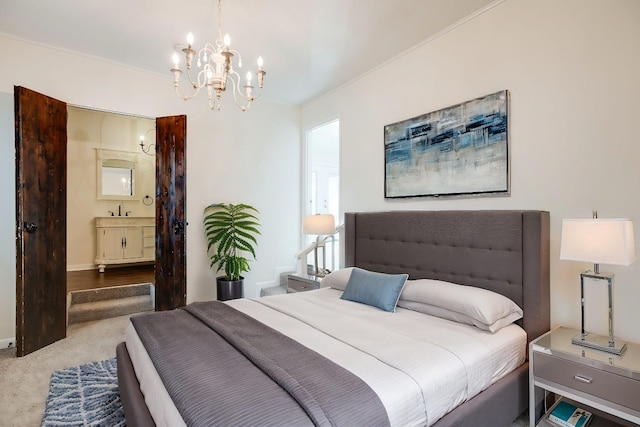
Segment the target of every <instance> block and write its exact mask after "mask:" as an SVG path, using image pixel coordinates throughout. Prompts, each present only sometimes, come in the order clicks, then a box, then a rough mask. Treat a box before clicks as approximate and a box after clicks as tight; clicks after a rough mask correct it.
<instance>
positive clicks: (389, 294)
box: [340, 268, 409, 313]
mask: <svg viewBox="0 0 640 427" xmlns="http://www.w3.org/2000/svg"><path fill="white" fill-rule="evenodd" d="M408 277H409V275H408V274H384V273H375V272H373V271H367V270H363V269H361V268H354V269H353V271H352V272H351V277H349V281H348V282H347V287H346V288H345V289H344V292H343V293H342V296H341V297H340V298H341V299H344V300H347V301H354V302H359V303H362V304H367V305H370V306H373V307H378V308H379V309H381V310H384V311H390V312H392V313H393V312H395V311H396V304H397V303H398V299H399V298H400V293H401V292H402V288H404V284H405V283H406V282H407V278H408Z"/></svg>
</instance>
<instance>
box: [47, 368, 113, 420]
mask: <svg viewBox="0 0 640 427" xmlns="http://www.w3.org/2000/svg"><path fill="white" fill-rule="evenodd" d="M42 426H43V427H53V426H65V427H67V426H69V427H71V426H105V427H106V426H109V427H124V426H125V421H124V412H123V410H122V403H121V402H120V393H119V391H118V377H117V363H116V359H115V358H113V359H107V360H103V361H101V362H92V363H87V364H85V365H80V366H76V367H73V368H68V369H63V370H60V371H56V372H54V373H53V374H52V375H51V385H50V386H49V396H48V397H47V406H46V409H45V412H44V418H43V420H42Z"/></svg>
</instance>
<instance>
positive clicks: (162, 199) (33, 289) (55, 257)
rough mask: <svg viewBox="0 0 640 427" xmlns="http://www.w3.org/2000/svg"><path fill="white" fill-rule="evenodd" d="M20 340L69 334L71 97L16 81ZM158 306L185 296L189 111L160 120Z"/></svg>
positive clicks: (21, 346)
mask: <svg viewBox="0 0 640 427" xmlns="http://www.w3.org/2000/svg"><path fill="white" fill-rule="evenodd" d="M14 98H15V127H16V129H15V130H16V133H15V135H16V140H15V143H16V160H15V161H16V347H17V355H18V356H19V357H20V356H24V355H26V354H29V353H31V352H33V351H36V350H38V349H40V348H42V347H44V346H46V345H48V344H51V343H53V342H55V341H57V340H60V339H62V338H64V337H65V336H66V266H67V242H66V227H67V215H66V214H67V197H66V192H67V149H66V145H67V104H66V103H65V102H63V101H59V100H56V99H53V98H51V97H48V96H46V95H43V94H39V93H37V92H34V91H32V90H29V89H27V88H23V87H19V86H16V87H14ZM156 131H157V135H156V147H157V150H156V151H157V154H156V162H155V177H156V178H155V181H156V184H155V199H156V203H155V230H156V231H155V309H156V310H169V309H173V308H176V307H179V306H181V305H184V304H185V303H186V239H185V235H186V229H185V225H186V222H185V217H186V216H185V214H186V212H185V205H186V166H185V165H186V163H185V159H184V156H185V153H186V116H184V115H183V116H169V117H160V118H157V119H156Z"/></svg>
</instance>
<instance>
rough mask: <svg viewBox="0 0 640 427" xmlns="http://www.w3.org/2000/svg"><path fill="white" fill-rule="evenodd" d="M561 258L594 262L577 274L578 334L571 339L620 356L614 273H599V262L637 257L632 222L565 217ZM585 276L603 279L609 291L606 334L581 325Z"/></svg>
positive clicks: (621, 346)
mask: <svg viewBox="0 0 640 427" xmlns="http://www.w3.org/2000/svg"><path fill="white" fill-rule="evenodd" d="M560 259H563V260H570V261H584V262H591V263H593V271H590V270H587V271H585V272H583V273H581V274H580V307H581V323H582V325H581V326H582V327H581V330H580V334H579V335H576V336H575V337H573V339H572V340H571V342H572V343H573V344H576V345H581V346H584V347H589V348H592V349H595V350H600V351H605V352H607V353H612V354H616V355H621V354H622V353H623V352H624V350H625V349H626V346H627V344H626V343H625V342H622V341H616V340H615V337H614V335H613V298H612V288H613V273H600V268H599V264H613V265H629V264H631V263H632V262H634V261H635V259H636V250H635V244H634V239H633V223H632V222H631V220H630V219H626V218H607V219H600V218H597V213H595V212H594V218H593V219H564V220H562V237H561V243H560ZM585 279H596V280H606V281H607V286H608V294H609V336H608V337H603V336H601V335H596V334H591V333H588V332H586V331H585V327H584V307H585V298H584V282H585Z"/></svg>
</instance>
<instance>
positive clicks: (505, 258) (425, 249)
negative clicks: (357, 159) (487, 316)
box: [345, 211, 550, 340]
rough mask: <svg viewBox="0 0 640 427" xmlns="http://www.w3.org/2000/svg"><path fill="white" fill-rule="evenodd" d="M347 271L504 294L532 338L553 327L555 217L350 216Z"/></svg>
mask: <svg viewBox="0 0 640 427" xmlns="http://www.w3.org/2000/svg"><path fill="white" fill-rule="evenodd" d="M345 266H347V267H351V266H355V267H360V268H364V269H367V270H371V271H378V272H382V273H408V274H409V279H423V278H428V279H437V280H445V281H448V282H454V283H459V284H462V285H470V286H476V287H480V288H484V289H489V290H491V291H494V292H497V293H499V294H502V295H505V296H507V297H508V298H510V299H511V300H513V301H514V302H515V303H516V304H518V305H519V306H520V307H522V309H523V312H524V317H523V319H522V320H521V321H520V325H521V326H522V327H523V328H524V330H525V331H526V332H527V334H528V339H529V340H532V339H534V338H536V337H538V336H540V335H542V334H543V333H545V332H547V331H548V330H549V328H550V319H549V212H545V211H389V212H357V213H345Z"/></svg>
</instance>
